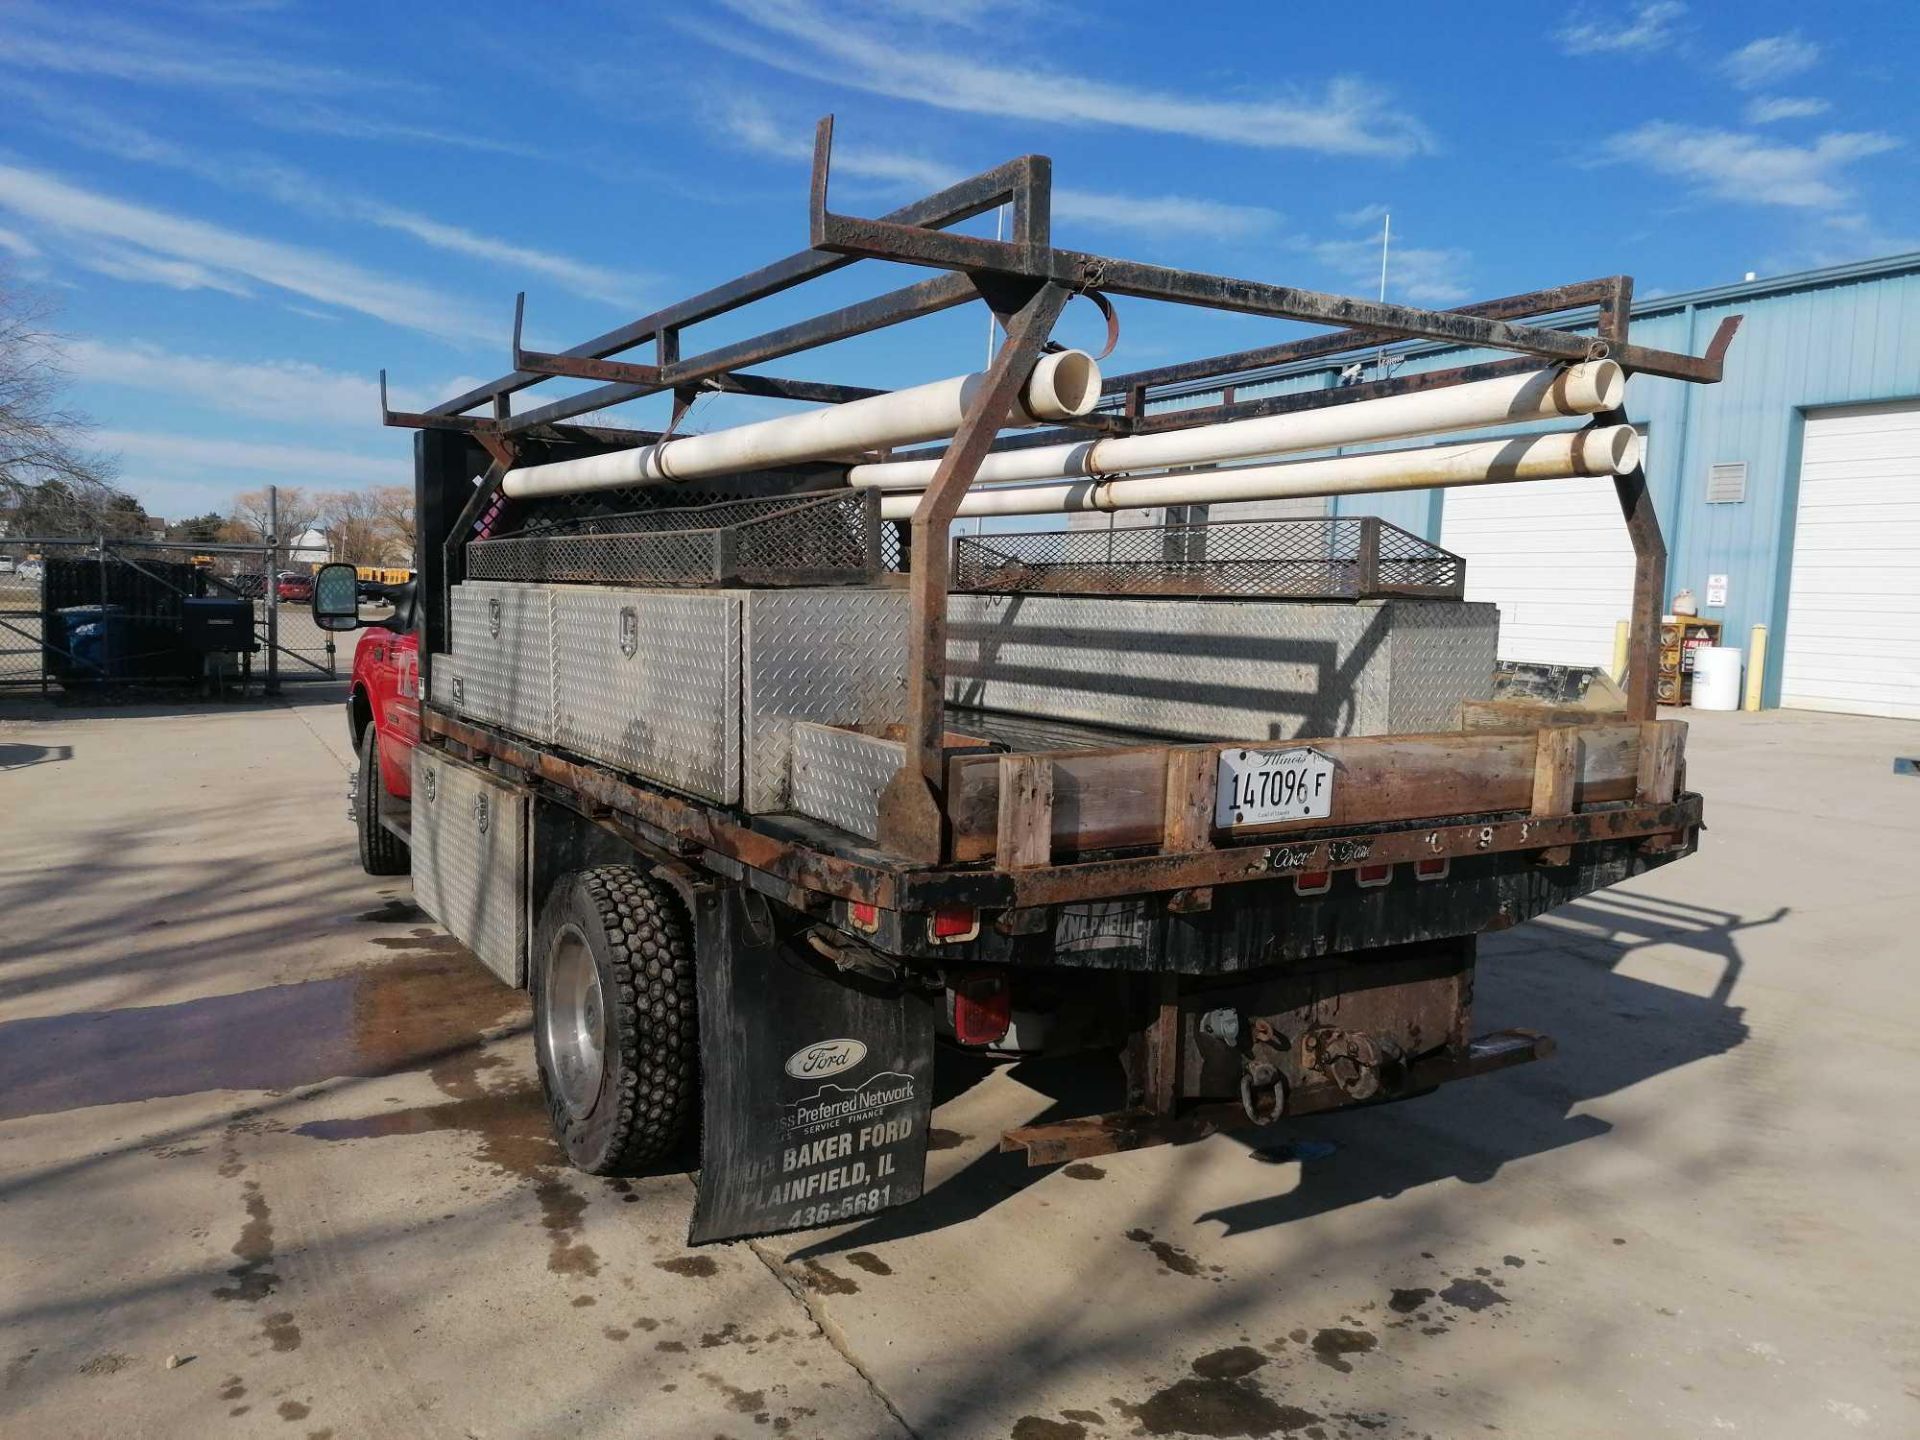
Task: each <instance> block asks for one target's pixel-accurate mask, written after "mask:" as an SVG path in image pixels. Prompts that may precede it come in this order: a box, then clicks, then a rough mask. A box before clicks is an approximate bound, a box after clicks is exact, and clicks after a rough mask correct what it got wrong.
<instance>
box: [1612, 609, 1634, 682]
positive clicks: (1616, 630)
mask: <svg viewBox="0 0 1920 1440" xmlns="http://www.w3.org/2000/svg"><path fill="white" fill-rule="evenodd" d="M1631 633H1632V627H1631V626H1629V625H1628V624H1627V622H1626V621H1624V620H1616V621H1614V622H1613V683H1614V684H1616V685H1618V684H1620V683H1621V682H1623V681H1624V680H1625V679H1626V678H1627V636H1628V635H1630V634H1631Z"/></svg>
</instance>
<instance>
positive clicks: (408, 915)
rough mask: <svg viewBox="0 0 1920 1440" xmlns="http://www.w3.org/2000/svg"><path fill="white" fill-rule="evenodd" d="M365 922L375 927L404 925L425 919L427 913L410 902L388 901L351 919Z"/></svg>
mask: <svg viewBox="0 0 1920 1440" xmlns="http://www.w3.org/2000/svg"><path fill="white" fill-rule="evenodd" d="M353 918H354V919H356V920H366V921H369V922H371V923H372V924H375V925H406V924H410V923H412V922H413V921H415V920H424V919H426V918H427V912H426V911H424V910H422V909H421V908H420V907H419V906H418V905H416V904H414V903H413V902H412V901H411V900H389V901H387V902H386V903H385V904H384V905H380V906H378V907H376V908H375V909H372V910H363V911H361V912H360V913H359V914H358V915H356V916H354V917H353Z"/></svg>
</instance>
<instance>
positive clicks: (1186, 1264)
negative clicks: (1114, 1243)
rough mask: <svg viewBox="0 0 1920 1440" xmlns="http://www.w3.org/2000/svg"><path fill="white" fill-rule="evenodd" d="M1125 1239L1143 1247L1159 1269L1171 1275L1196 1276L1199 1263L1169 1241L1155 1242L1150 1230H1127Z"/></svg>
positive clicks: (1198, 1270) (1198, 1271)
mask: <svg viewBox="0 0 1920 1440" xmlns="http://www.w3.org/2000/svg"><path fill="white" fill-rule="evenodd" d="M1127 1239H1129V1240H1131V1241H1133V1242H1134V1243H1135V1244H1136V1245H1144V1246H1146V1247H1147V1249H1149V1250H1151V1251H1152V1252H1153V1258H1154V1259H1156V1260H1158V1261H1159V1262H1160V1268H1161V1269H1163V1270H1165V1271H1167V1272H1168V1273H1169V1274H1173V1275H1198V1274H1199V1273H1200V1262H1199V1261H1198V1260H1196V1259H1194V1258H1193V1256H1191V1255H1189V1254H1188V1253H1187V1252H1186V1251H1184V1250H1182V1249H1181V1248H1180V1247H1179V1246H1178V1245H1175V1244H1174V1243H1173V1242H1172V1241H1169V1240H1156V1239H1154V1238H1153V1232H1152V1231H1151V1230H1129V1231H1127Z"/></svg>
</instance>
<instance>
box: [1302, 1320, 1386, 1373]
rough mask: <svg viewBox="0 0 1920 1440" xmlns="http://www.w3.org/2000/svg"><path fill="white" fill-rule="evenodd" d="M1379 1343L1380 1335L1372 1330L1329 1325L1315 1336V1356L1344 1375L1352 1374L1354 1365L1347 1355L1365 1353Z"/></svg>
mask: <svg viewBox="0 0 1920 1440" xmlns="http://www.w3.org/2000/svg"><path fill="white" fill-rule="evenodd" d="M1379 1344H1380V1340H1379V1337H1378V1336H1376V1335H1374V1334H1373V1333H1372V1332H1371V1331H1368V1330H1341V1329H1337V1328H1333V1327H1328V1328H1327V1329H1324V1330H1322V1331H1320V1332H1319V1333H1318V1334H1317V1335H1315V1336H1314V1337H1313V1358H1314V1359H1316V1360H1318V1361H1319V1362H1320V1363H1321V1364H1322V1365H1330V1366H1332V1367H1333V1368H1334V1369H1335V1370H1338V1371H1339V1372H1340V1373H1341V1374H1343V1375H1351V1374H1352V1373H1353V1366H1352V1364H1350V1363H1349V1362H1348V1360H1347V1359H1346V1357H1347V1356H1349V1355H1364V1354H1365V1353H1366V1352H1367V1351H1369V1350H1372V1349H1374V1348H1375V1347H1377V1346H1378V1345H1379Z"/></svg>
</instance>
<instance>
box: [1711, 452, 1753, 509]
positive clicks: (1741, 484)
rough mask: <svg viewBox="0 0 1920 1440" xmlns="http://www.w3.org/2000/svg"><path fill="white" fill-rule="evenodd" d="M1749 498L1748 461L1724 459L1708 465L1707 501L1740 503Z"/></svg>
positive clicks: (1723, 503) (1730, 503)
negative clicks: (1718, 462)
mask: <svg viewBox="0 0 1920 1440" xmlns="http://www.w3.org/2000/svg"><path fill="white" fill-rule="evenodd" d="M1746 498H1747V462H1746V461H1744V460H1729V461H1723V462H1722V463H1721V464H1718V465H1709V466H1708V467H1707V503H1708V504H1709V505H1738V504H1739V503H1740V502H1741V501H1742V500H1745V499H1746Z"/></svg>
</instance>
